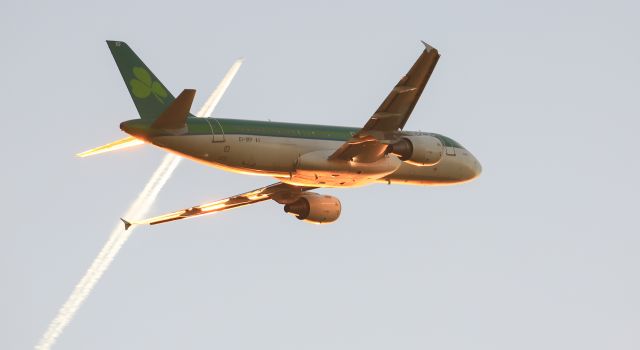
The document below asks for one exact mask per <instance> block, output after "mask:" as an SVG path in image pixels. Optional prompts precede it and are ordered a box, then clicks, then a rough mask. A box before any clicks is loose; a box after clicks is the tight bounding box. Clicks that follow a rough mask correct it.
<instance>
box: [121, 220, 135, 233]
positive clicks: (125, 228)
mask: <svg viewBox="0 0 640 350" xmlns="http://www.w3.org/2000/svg"><path fill="white" fill-rule="evenodd" d="M120 220H121V221H122V222H123V223H124V230H125V231H126V230H128V229H129V227H131V225H132V223H130V222H129V221H127V220H125V219H124V218H120Z"/></svg>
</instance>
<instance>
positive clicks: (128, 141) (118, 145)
mask: <svg viewBox="0 0 640 350" xmlns="http://www.w3.org/2000/svg"><path fill="white" fill-rule="evenodd" d="M143 143H144V142H143V141H140V140H138V139H137V138H135V137H133V136H128V137H125V138H123V139H120V140H117V141H113V142H111V143H108V144H106V145H102V146H99V147H96V148H92V149H90V150H88V151H84V152H81V153H77V154H76V156H77V157H80V158H84V157H88V156H93V155H96V154H100V153H106V152H111V151H115V150H119V149H123V148H128V147H132V146H137V145H141V144H143Z"/></svg>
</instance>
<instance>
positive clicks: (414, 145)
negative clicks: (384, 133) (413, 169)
mask: <svg viewBox="0 0 640 350" xmlns="http://www.w3.org/2000/svg"><path fill="white" fill-rule="evenodd" d="M389 153H392V154H395V155H397V156H398V158H400V160H402V161H404V162H406V163H409V164H411V165H415V166H431V165H435V164H436V163H438V162H439V161H440V159H442V154H443V153H444V151H443V146H442V141H440V139H438V138H437V137H434V136H429V135H420V136H405V137H403V138H401V139H400V141H398V142H395V143H393V144H391V145H389Z"/></svg>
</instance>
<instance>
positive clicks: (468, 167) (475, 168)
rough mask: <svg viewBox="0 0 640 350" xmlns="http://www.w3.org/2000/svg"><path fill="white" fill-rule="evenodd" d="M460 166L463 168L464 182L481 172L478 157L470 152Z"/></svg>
mask: <svg viewBox="0 0 640 350" xmlns="http://www.w3.org/2000/svg"><path fill="white" fill-rule="evenodd" d="M462 168H463V169H464V170H463V173H464V175H463V181H465V182H466V181H470V180H473V179H475V178H477V177H478V176H480V174H481V173H482V165H480V162H479V161H478V159H476V157H474V156H473V155H471V154H469V156H468V157H467V158H466V159H465V160H464V161H463V166H462Z"/></svg>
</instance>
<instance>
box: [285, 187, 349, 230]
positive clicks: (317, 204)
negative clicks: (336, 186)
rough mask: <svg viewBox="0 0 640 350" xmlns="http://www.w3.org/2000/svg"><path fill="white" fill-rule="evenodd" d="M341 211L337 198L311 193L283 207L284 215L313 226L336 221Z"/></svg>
mask: <svg viewBox="0 0 640 350" xmlns="http://www.w3.org/2000/svg"><path fill="white" fill-rule="evenodd" d="M341 210H342V206H341V204H340V200H338V198H336V197H333V196H325V195H319V194H317V193H313V192H307V193H304V194H302V196H301V197H300V198H299V199H298V200H296V201H295V202H292V203H289V204H287V205H285V206H284V211H285V213H289V214H292V215H294V216H295V217H297V218H298V220H304V221H307V222H312V223H314V224H328V223H331V222H334V221H336V220H338V218H339V217H340V212H341Z"/></svg>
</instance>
